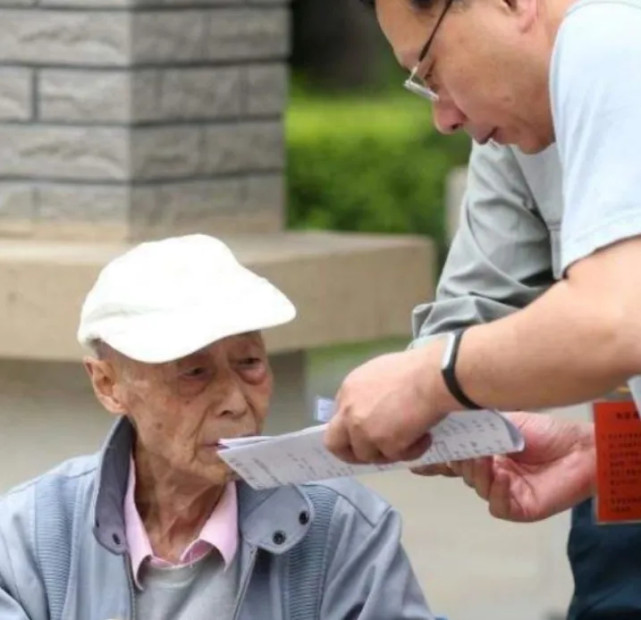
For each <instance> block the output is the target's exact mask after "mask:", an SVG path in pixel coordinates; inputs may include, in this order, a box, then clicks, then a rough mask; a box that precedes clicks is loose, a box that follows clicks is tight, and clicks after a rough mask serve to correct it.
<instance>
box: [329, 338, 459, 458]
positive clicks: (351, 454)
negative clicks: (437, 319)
mask: <svg viewBox="0 0 641 620" xmlns="http://www.w3.org/2000/svg"><path fill="white" fill-rule="evenodd" d="M442 348H443V343H442V342H438V341H437V342H435V343H433V344H431V345H428V346H426V347H424V348H421V349H415V350H410V351H405V352H403V353H393V354H390V355H384V356H382V357H378V358H376V359H374V360H372V361H370V362H367V363H366V364H364V365H363V366H361V367H360V368H357V369H356V370H354V371H353V372H352V373H350V374H349V375H348V376H347V378H346V379H345V381H344V382H343V385H342V386H341V388H340V390H339V391H338V394H337V396H336V411H335V413H334V416H333V418H332V420H331V422H330V424H329V428H328V430H327V433H326V435H325V444H326V446H327V448H328V449H329V450H330V451H331V452H333V453H334V454H335V455H336V456H337V457H338V458H340V459H342V460H344V461H347V462H350V463H388V462H394V461H408V460H412V459H415V458H418V457H419V456H420V455H421V454H423V452H425V450H426V449H427V448H428V447H429V441H430V438H429V429H430V427H432V426H434V425H435V424H436V423H438V422H439V421H440V420H441V419H442V418H443V417H444V416H445V415H446V413H447V412H449V411H453V410H456V409H461V408H462V407H461V405H460V404H459V403H457V402H456V401H455V400H454V399H453V398H452V396H451V395H450V394H449V392H448V391H447V389H446V388H445V385H444V383H443V380H442V378H441V372H440V358H441V350H442Z"/></svg>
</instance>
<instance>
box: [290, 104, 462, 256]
mask: <svg viewBox="0 0 641 620" xmlns="http://www.w3.org/2000/svg"><path fill="white" fill-rule="evenodd" d="M429 111H430V108H429V106H428V105H427V104H426V103H424V102H422V101H421V100H419V99H413V98H412V96H411V95H409V94H407V96H404V95H403V96H399V97H396V98H389V97H387V98H385V99H378V100H376V99H374V100H363V99H354V98H335V99H331V98H328V97H327V96H325V97H324V98H319V97H311V96H304V95H296V96H295V97H294V98H293V99H292V103H291V106H290V109H289V112H288V116H287V151H288V175H287V178H288V198H289V206H288V217H289V226H290V227H292V228H322V229H333V230H356V231H363V232H388V233H414V234H424V235H428V236H430V237H432V238H433V239H434V240H436V241H437V243H438V244H439V247H440V249H441V250H442V249H443V247H444V238H445V234H444V219H445V218H444V213H445V209H444V184H445V178H446V176H447V173H448V171H449V170H450V169H451V168H452V167H453V166H458V165H462V164H464V163H465V162H466V160H467V156H468V153H469V141H468V139H467V138H466V137H465V136H455V137H452V136H449V137H446V136H441V135H440V134H438V133H437V132H436V131H435V130H434V129H433V125H432V122H431V119H430V116H429Z"/></svg>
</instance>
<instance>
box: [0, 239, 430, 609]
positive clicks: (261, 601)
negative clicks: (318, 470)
mask: <svg viewBox="0 0 641 620" xmlns="http://www.w3.org/2000/svg"><path fill="white" fill-rule="evenodd" d="M294 315H295V310H294V307H293V306H292V304H291V303H290V301H289V300H288V299H287V298H286V297H285V296H284V295H283V294H282V293H281V292H280V291H278V290H277V289H276V288H275V287H274V286H272V285H271V284H270V283H269V282H267V281H266V280H264V279H262V278H259V277H258V276H256V275H255V274H254V273H252V272H251V271H249V270H247V269H245V268H243V267H242V266H241V265H240V264H239V263H238V262H237V261H236V259H235V258H234V256H233V255H232V253H231V252H230V250H229V249H228V248H227V247H226V246H225V245H224V244H223V243H221V242H220V241H218V240H216V239H214V238H212V237H207V236H202V235H195V236H188V237H182V238H174V239H168V240H164V241H158V242H152V243H146V244H143V245H140V246H138V247H136V248H134V249H133V250H131V251H129V252H127V253H126V254H124V255H123V256H121V257H119V258H117V259H115V260H114V261H113V262H111V263H110V264H109V265H107V266H106V267H105V269H104V270H103V271H102V273H101V274H100V276H99V278H98V280H97V282H96V284H95V286H94V287H93V289H92V291H91V292H90V293H89V295H88V296H87V299H86V301H85V304H84V308H83V311H82V317H81V321H80V328H79V332H78V336H79V340H80V342H81V343H82V344H84V345H87V346H89V347H91V348H92V349H93V352H94V354H93V355H90V356H89V357H87V358H86V359H85V366H86V369H87V372H88V374H89V377H90V379H91V383H92V386H93V389H94V392H95V394H96V397H97V398H98V400H99V401H100V403H101V404H102V405H103V406H104V408H105V409H107V411H108V412H109V413H111V414H112V415H114V416H116V417H117V418H118V421H117V422H116V424H115V427H114V429H113V431H112V432H111V434H110V436H109V437H108V439H107V441H106V444H105V447H104V449H103V450H102V451H101V453H100V454H99V455H97V456H92V457H86V458H79V459H73V460H71V461H69V462H67V463H64V464H63V465H61V466H60V467H58V468H57V469H55V470H53V471H52V472H50V473H48V474H45V475H44V476H42V477H41V478H38V479H37V480H35V481H32V482H29V483H27V484H25V485H23V486H21V487H19V488H17V489H15V490H13V491H11V492H9V493H8V494H7V495H6V496H5V497H3V498H2V499H1V500H0V618H2V619H3V620H26V619H29V620H63V619H64V620H66V619H72V618H74V619H76V618H77V619H78V620H106V619H108V618H118V619H122V620H125V619H130V618H144V619H148V618H149V619H152V618H153V620H180V619H183V620H199V619H203V620H205V619H210V618H213V617H215V618H221V619H225V618H227V619H230V620H231V619H246V620H249V619H252V620H255V619H257V618H260V619H261V620H270V619H273V620H281V619H282V618H290V619H292V620H293V619H300V620H308V619H312V618H319V619H320V618H332V619H337V620H339V619H341V618H342V619H348V618H357V617H358V618H361V619H372V620H373V619H381V620H388V619H392V618H398V619H412V620H418V619H430V618H433V616H432V615H431V613H430V612H429V610H428V608H427V606H426V603H425V601H424V598H423V596H422V594H421V591H420V589H419V587H418V584H417V582H416V579H415V577H414V575H413V573H412V570H411V568H410V565H409V562H408V559H407V557H406V555H405V553H404V551H403V549H402V548H401V544H400V520H399V516H398V514H397V513H396V512H394V511H393V510H392V509H391V508H390V507H389V506H388V505H387V504H386V503H385V502H383V501H382V500H381V499H379V498H378V497H376V496H375V495H374V494H372V493H371V492H369V491H367V490H365V489H364V488H362V487H360V486H359V485H358V484H357V483H355V482H352V481H341V482H331V483H327V484H313V485H306V486H301V487H286V488H280V489H278V490H271V491H267V492H257V491H253V490H252V489H250V488H249V487H247V486H246V485H244V484H242V483H239V482H236V481H234V479H233V476H232V475H231V473H230V471H229V470H228V468H227V467H226V465H225V464H224V463H223V462H222V460H221V459H220V458H219V455H218V452H219V449H220V445H219V441H220V439H221V438H227V437H238V436H243V435H254V434H257V433H260V432H261V429H262V426H263V422H264V420H265V417H266V415H267V410H268V406H269V401H270V395H271V391H272V374H271V372H270V367H269V362H268V359H267V354H266V352H265V346H264V344H263V340H262V337H261V333H260V330H262V329H265V328H269V327H272V326H275V325H279V324H282V323H286V322H288V321H290V320H292V319H293V318H294Z"/></svg>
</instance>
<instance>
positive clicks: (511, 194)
mask: <svg viewBox="0 0 641 620" xmlns="http://www.w3.org/2000/svg"><path fill="white" fill-rule="evenodd" d="M460 215H461V217H460V225H459V228H458V230H457V232H456V235H455V237H454V240H453V242H452V246H451V248H450V252H449V254H448V257H447V261H446V264H445V267H444V269H443V272H442V275H441V279H440V281H439V285H438V289H437V294H436V300H435V301H434V302H432V303H428V304H424V305H423V306H420V307H419V308H417V309H416V311H415V314H414V331H415V333H416V334H417V338H416V340H415V341H414V343H413V345H414V346H422V345H423V344H426V343H427V342H428V341H429V340H431V339H433V338H435V337H438V336H441V335H442V334H444V333H447V332H452V331H454V330H456V329H460V328H464V327H467V326H470V325H475V324H480V323H485V322H489V321H493V320H496V319H498V318H501V317H504V316H507V315H508V314H511V313H512V312H514V311H516V310H518V309H521V308H524V307H525V306H527V305H528V304H530V303H531V302H533V301H534V300H535V299H536V298H537V297H539V296H540V295H541V294H542V293H544V292H545V291H546V290H547V289H548V288H549V287H551V286H552V285H553V284H554V283H555V282H556V281H557V280H558V279H560V277H561V270H560V246H559V229H560V225H561V219H562V215H563V197H562V191H561V169H560V164H559V160H558V153H557V151H556V148H555V147H554V146H552V147H550V148H549V149H547V150H545V151H544V152H543V153H540V154H538V155H523V154H522V153H520V151H518V150H516V149H513V148H510V147H500V146H494V145H485V146H480V145H478V144H474V146H473V148H472V154H471V157H470V162H469V169H468V178H467V188H466V193H465V197H464V201H463V204H462V207H461V214H460ZM640 551H641V527H640V526H637V525H616V526H608V525H604V526H599V525H596V524H595V523H594V520H593V511H592V502H591V500H588V501H585V502H583V503H582V504H580V505H579V506H578V507H576V508H575V509H574V510H573V514H572V531H571V534H570V539H569V543H568V556H569V559H570V564H571V568H572V572H573V575H574V581H575V592H574V597H573V600H572V604H571V607H570V612H569V616H568V618H569V620H596V619H597V618H598V619H601V620H602V619H604V618H618V619H625V618H634V617H639V615H641V595H640V594H639V591H638V588H637V587H636V584H638V583H639V580H640V579H641V567H640V566H639V563H638V561H637V557H638V553H639V552H640Z"/></svg>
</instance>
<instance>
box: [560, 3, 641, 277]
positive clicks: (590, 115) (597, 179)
mask: <svg viewBox="0 0 641 620" xmlns="http://www.w3.org/2000/svg"><path fill="white" fill-rule="evenodd" d="M640 33H641V4H639V3H635V2H632V1H627V0H609V1H608V2H605V1H604V0H588V1H587V2H581V3H580V4H578V5H576V6H575V7H574V8H573V9H571V10H570V12H569V13H568V15H567V16H566V18H565V20H564V22H563V24H562V26H561V28H560V30H559V33H558V36H557V41H556V45H555V50H554V53H553V59H552V72H551V82H550V88H551V98H552V108H553V115H554V123H555V131H556V139H557V144H558V147H559V153H560V158H561V165H562V167H563V183H564V203H565V210H564V217H563V222H562V229H561V245H562V265H563V269H564V270H565V269H567V268H568V267H569V266H570V265H572V264H573V263H574V262H576V261H578V260H581V259H582V258H585V257H587V256H589V255H590V254H592V253H594V252H596V251H597V250H599V249H601V248H604V247H606V246H608V245H611V244H614V243H616V242H618V241H622V240H624V239H627V238H630V237H634V236H637V235H639V234H641V152H640V150H641V79H639V76H640V72H641V36H640Z"/></svg>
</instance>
